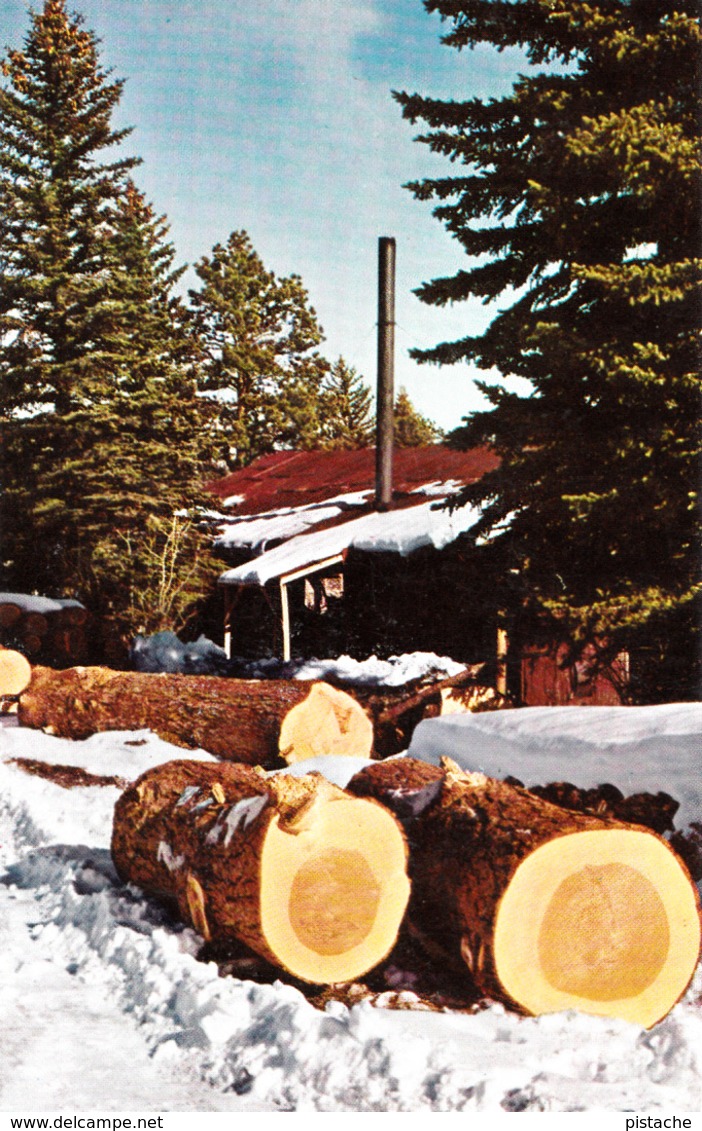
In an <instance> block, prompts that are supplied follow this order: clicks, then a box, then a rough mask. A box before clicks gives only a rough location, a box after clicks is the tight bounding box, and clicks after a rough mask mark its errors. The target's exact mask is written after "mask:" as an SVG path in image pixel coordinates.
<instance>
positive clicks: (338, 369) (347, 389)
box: [319, 357, 375, 448]
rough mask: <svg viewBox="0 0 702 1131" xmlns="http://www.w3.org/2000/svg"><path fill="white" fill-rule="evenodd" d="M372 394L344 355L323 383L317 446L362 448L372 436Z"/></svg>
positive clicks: (368, 442)
mask: <svg viewBox="0 0 702 1131" xmlns="http://www.w3.org/2000/svg"><path fill="white" fill-rule="evenodd" d="M372 400H373V394H372V393H371V390H370V389H369V387H368V386H367V385H366V383H365V381H364V380H363V378H362V377H361V376H360V374H358V373H357V372H356V370H355V369H354V368H352V367H351V366H349V365H347V364H346V362H345V361H344V359H343V357H340V358H338V359H337V361H335V362H334V364H333V365H332V367H331V369H330V370H329V373H328V375H327V378H326V380H325V382H324V385H323V386H322V403H321V409H320V412H321V417H322V421H321V432H320V438H319V444H320V447H324V448H365V447H366V446H368V445H369V444H372V443H373V440H374V435H375V431H374V423H373V413H372V408H371V405H372Z"/></svg>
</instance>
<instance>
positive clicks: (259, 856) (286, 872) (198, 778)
mask: <svg viewBox="0 0 702 1131" xmlns="http://www.w3.org/2000/svg"><path fill="white" fill-rule="evenodd" d="M112 856H113V859H114V863H115V867H116V869H117V871H118V873H119V875H120V876H121V878H122V879H123V880H125V881H127V882H131V883H134V884H136V885H138V886H139V887H140V888H142V889H143V890H144V891H146V892H148V893H150V894H152V895H155V896H158V897H160V898H162V899H163V898H165V899H170V900H175V902H176V903H177V906H178V909H179V912H180V915H181V916H182V917H183V919H184V920H185V921H186V922H189V923H191V924H192V925H193V927H194V928H195V930H196V931H197V932H198V933H199V934H200V935H202V937H203V938H204V939H205V940H207V941H211V942H212V943H214V944H222V945H225V946H226V943H227V941H228V940H229V942H230V943H231V942H232V941H233V940H236V941H237V942H239V943H244V944H245V945H246V946H248V947H249V948H250V949H251V950H253V951H255V952H256V953H257V954H259V955H261V956H262V957H263V958H265V959H266V960H267V961H268V962H271V963H273V964H274V965H275V966H278V967H280V968H282V969H284V970H287V971H288V973H290V974H292V975H293V976H294V977H296V978H299V979H301V980H302V981H305V982H311V983H317V984H325V983H333V982H346V981H350V980H352V979H354V978H357V977H359V976H360V975H361V974H364V973H365V972H367V971H368V970H370V969H372V968H373V967H374V966H376V965H377V964H378V963H379V962H381V961H382V960H383V958H385V957H386V956H387V954H388V953H389V951H390V950H391V949H392V947H393V945H394V943H395V940H396V938H397V934H398V930H399V927H400V923H401V921H402V917H403V915H404V912H405V908H406V905H407V901H408V898H409V880H408V878H407V870H406V865H407V854H406V846H405V840H404V836H403V833H402V831H401V828H400V826H399V824H398V823H397V821H396V820H395V818H394V817H393V816H392V814H391V813H389V812H388V810H387V809H385V808H384V807H383V806H381V805H379V804H377V803H376V802H375V801H368V800H364V799H361V798H355V797H351V796H350V795H349V794H347V793H345V792H344V791H343V790H341V789H338V788H337V787H336V786H333V785H331V784H330V783H329V782H327V781H326V780H325V779H324V778H322V777H321V775H319V774H308V775H305V777H302V778H294V777H292V776H290V775H286V774H280V775H272V776H270V777H267V776H266V775H265V774H264V773H263V772H262V771H260V770H255V769H252V768H250V767H248V766H236V765H232V764H231V763H220V764H219V765H214V764H212V763H203V762H194V761H185V760H184V761H176V762H167V763H165V764H164V765H161V766H157V767H155V768H154V769H152V770H149V771H147V773H145V774H143V775H142V777H140V778H139V779H138V780H137V781H136V782H135V783H133V785H132V786H130V787H129V788H128V789H127V790H126V791H125V793H123V794H122V796H121V797H120V799H119V800H118V802H117V805H116V807H115V816H114V825H113V836H112Z"/></svg>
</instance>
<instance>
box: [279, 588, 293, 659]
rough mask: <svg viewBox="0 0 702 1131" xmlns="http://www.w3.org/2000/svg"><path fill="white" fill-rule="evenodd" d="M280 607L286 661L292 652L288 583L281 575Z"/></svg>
mask: <svg viewBox="0 0 702 1131" xmlns="http://www.w3.org/2000/svg"><path fill="white" fill-rule="evenodd" d="M280 608H281V627H282V630H283V660H284V661H287V660H289V659H290V658H291V654H292V650H291V644H290V604H289V601H288V585H287V582H286V581H284V580H283V579H282V577H281V579H280Z"/></svg>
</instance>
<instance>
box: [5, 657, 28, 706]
mask: <svg viewBox="0 0 702 1131" xmlns="http://www.w3.org/2000/svg"><path fill="white" fill-rule="evenodd" d="M31 678H32V668H31V665H30V663H29V660H28V659H27V657H26V656H23V655H22V653H21V652H15V651H13V650H12V649H11V648H0V699H3V698H5V696H14V695H20V694H21V693H22V692H23V691H24V690H25V688H27V687H29V682H30V680H31Z"/></svg>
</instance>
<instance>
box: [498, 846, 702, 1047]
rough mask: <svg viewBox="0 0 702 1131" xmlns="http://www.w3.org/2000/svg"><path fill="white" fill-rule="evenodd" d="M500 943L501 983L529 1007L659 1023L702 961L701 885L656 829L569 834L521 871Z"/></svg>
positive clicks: (510, 892) (505, 901) (508, 897)
mask: <svg viewBox="0 0 702 1131" xmlns="http://www.w3.org/2000/svg"><path fill="white" fill-rule="evenodd" d="M493 948H494V965H495V972H496V975H497V977H498V979H499V981H500V983H501V985H502V986H503V988H504V990H505V991H506V992H507V994H508V995H509V996H510V997H511V998H512V999H513V1000H514V1001H515V1002H516V1003H517V1004H518V1005H519V1006H521V1007H522V1008H523V1009H525V1010H526V1011H527V1012H529V1013H533V1014H541V1013H551V1012H555V1011H558V1010H564V1009H578V1010H580V1011H582V1012H586V1013H594V1014H599V1015H604V1016H612V1017H621V1018H624V1019H625V1020H627V1021H632V1022H635V1023H637V1024H639V1025H643V1026H644V1027H646V1028H650V1026H652V1025H654V1024H656V1022H657V1021H660V1020H661V1019H662V1018H663V1017H664V1016H665V1015H666V1014H667V1013H668V1012H669V1010H670V1009H671V1008H672V1007H673V1005H674V1004H675V1003H676V1001H678V1000H679V998H680V997H681V996H682V994H683V993H684V992H685V990H686V988H687V986H688V985H689V982H690V980H691V978H692V975H693V973H694V970H695V968H696V965H697V962H698V959H699V954H700V916H699V907H698V901H697V898H696V893H695V889H694V887H693V885H692V883H691V882H690V878H689V876H688V874H687V872H686V871H685V869H684V867H683V866H682V865H681V863H680V862H679V861H678V859H677V857H676V856H675V854H674V853H673V852H672V851H671V850H670V849H669V848H668V846H667V845H666V844H665V842H664V841H662V840H661V839H659V838H658V837H656V836H653V835H652V834H650V833H648V832H643V831H641V832H639V831H637V830H634V829H631V828H627V829H621V828H617V829H609V830H606V829H603V830H601V831H585V832H577V833H571V834H567V835H564V836H561V837H557V838H556V839H555V840H551V841H549V842H547V843H545V844H542V845H541V846H540V847H539V848H537V849H536V850H535V851H534V852H532V853H531V854H530V855H529V856H527V857H526V858H525V859H524V860H523V861H522V863H521V864H520V865H519V867H518V868H517V870H516V872H515V874H514V876H513V877H512V879H511V881H510V883H509V884H508V886H507V888H506V890H505V891H504V893H503V896H502V899H501V901H500V904H499V907H498V912H497V917H496V921H495V928H494V943H493Z"/></svg>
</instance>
